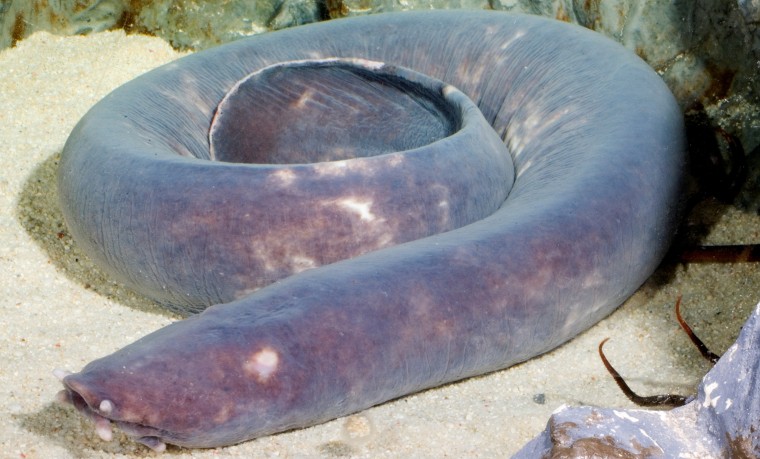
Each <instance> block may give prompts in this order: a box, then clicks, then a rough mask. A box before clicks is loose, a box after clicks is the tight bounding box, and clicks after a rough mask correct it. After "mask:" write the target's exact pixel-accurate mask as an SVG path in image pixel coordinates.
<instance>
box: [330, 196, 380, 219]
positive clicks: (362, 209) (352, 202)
mask: <svg viewBox="0 0 760 459" xmlns="http://www.w3.org/2000/svg"><path fill="white" fill-rule="evenodd" d="M339 204H340V205H341V206H342V207H345V208H346V209H348V210H350V211H352V212H355V213H356V214H358V215H359V218H361V219H362V220H364V221H367V222H371V221H374V220H375V216H374V215H373V214H372V212H370V207H372V201H359V200H357V199H355V198H346V199H343V200H341V201H339Z"/></svg>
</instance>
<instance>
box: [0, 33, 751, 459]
mask: <svg viewBox="0 0 760 459" xmlns="http://www.w3.org/2000/svg"><path fill="white" fill-rule="evenodd" d="M178 56H179V54H178V53H176V52H175V51H173V50H172V49H171V48H170V47H169V46H168V45H167V44H166V43H165V42H163V41H161V40H159V39H156V38H150V37H143V36H129V37H127V36H125V35H124V34H123V33H121V32H108V33H101V34H96V35H92V36H89V37H65V38H64V37H57V36H53V35H49V34H46V33H39V34H36V35H33V36H32V37H30V38H29V39H26V40H24V41H22V42H20V43H19V44H18V46H17V47H16V48H13V49H9V50H5V51H2V52H0V108H2V110H0V121H1V122H0V139H2V142H3V147H4V148H3V150H2V153H0V161H2V168H1V169H0V170H2V173H0V202H1V205H2V210H0V266H1V267H2V268H1V271H0V272H2V274H3V275H2V277H0V283H2V291H3V292H4V294H3V295H2V299H1V300H0V307H1V308H2V311H1V312H2V313H1V314H0V328H1V329H2V330H3V332H2V334H1V335H0V355H1V356H2V357H3V359H4V362H3V364H2V365H0V387H1V388H2V389H1V390H0V458H4V457H7V458H112V457H144V456H152V455H153V454H152V453H151V452H149V451H148V450H147V448H144V447H142V446H140V445H137V444H135V443H133V442H131V441H129V440H128V439H127V438H126V437H125V436H124V435H122V434H121V433H118V432H117V434H116V435H115V439H114V441H112V442H110V443H106V442H103V441H101V440H100V439H99V438H98V437H97V435H96V434H95V432H94V429H93V428H92V426H91V425H90V424H89V423H88V422H87V421H86V420H84V419H83V418H82V417H81V416H80V415H79V414H78V413H76V412H75V411H74V409H73V408H70V407H65V406H60V405H58V404H56V403H55V402H54V398H55V394H56V392H58V391H59V390H60V389H61V386H60V383H58V381H57V380H56V379H55V377H53V376H52V374H51V371H52V370H53V369H54V368H65V369H69V370H72V371H77V370H79V369H80V368H81V367H82V366H84V365H85V364H86V363H87V362H89V361H91V360H93V359H95V358H98V357H101V356H103V355H105V354H109V353H111V352H113V351H115V350H116V349H118V348H120V347H122V346H124V345H126V344H128V343H131V342H133V341H135V340H136V339H137V338H139V337H141V336H143V335H145V334H147V333H149V332H151V331H153V330H155V329H157V328H160V327H163V326H165V325H166V324H168V323H170V322H171V321H173V320H177V318H176V317H174V316H172V315H170V314H168V313H166V312H164V311H162V310H161V309H159V308H158V307H157V306H155V305H154V304H153V303H152V302H151V301H150V300H148V299H146V298H143V297H140V296H138V295H136V294H134V293H133V292H131V291H129V290H128V289H126V288H124V287H122V286H120V285H118V284H115V283H113V282H111V281H110V280H109V279H108V278H107V277H106V276H104V275H103V274H102V273H101V272H100V271H99V270H98V268H97V267H95V266H94V265H93V264H92V263H91V261H90V260H88V258H87V257H86V256H84V255H83V254H82V253H81V252H79V250H78V248H77V246H76V244H75V243H74V242H73V241H72V240H71V238H70V236H69V235H68V231H67V229H66V227H65V224H64V223H63V219H62V216H61V213H60V211H59V210H58V205H57V193H56V186H55V173H56V168H57V162H58V157H59V155H60V152H61V150H62V148H63V145H64V142H65V141H66V137H67V136H68V133H69V132H70V131H71V129H72V128H73V127H74V124H75V123H76V122H77V121H78V120H79V118H80V117H81V116H82V115H84V113H85V112H86V111H87V109H88V108H89V107H91V106H92V105H93V104H94V103H95V102H97V101H98V100H99V99H100V98H102V97H103V96H104V95H106V94H107V93H108V92H109V91H111V90H112V89H114V88H116V87H117V86H119V85H120V84H122V83H124V82H126V81H128V80H129V79H131V78H133V77H135V76H137V75H139V74H140V73H143V72H145V71H147V70H149V69H151V68H153V67H156V66H158V65H160V64H162V63H165V62H168V61H170V60H172V59H175V58H176V57H178ZM704 209H705V210H704V213H703V217H704V218H703V220H710V221H713V223H714V224H713V226H712V230H711V233H710V236H709V242H711V243H716V244H717V243H740V242H747V243H749V242H760V218H758V217H757V216H753V215H747V214H744V213H741V212H739V211H736V210H734V209H731V208H727V207H723V206H717V205H712V204H708V205H706V206H705V207H704ZM679 293H681V294H683V298H684V299H683V309H682V310H683V311H684V315H685V316H686V318H687V320H688V321H689V322H690V323H691V324H692V325H693V328H694V329H695V331H696V332H697V333H698V334H699V335H700V336H701V337H702V338H703V340H704V341H705V342H706V343H707V344H708V345H709V346H711V347H712V348H713V350H714V351H716V352H718V353H721V352H723V350H724V349H725V348H727V347H728V346H729V345H730V344H731V343H732V342H733V340H734V338H735V337H736V335H737V334H738V330H739V327H740V326H741V324H742V323H743V322H744V320H745V319H746V317H747V316H748V315H749V313H750V311H751V310H752V308H753V306H754V305H755V303H757V301H758V300H760V267H758V266H755V265H752V264H725V265H707V264H703V265H689V266H683V265H671V266H667V267H665V268H662V269H661V270H660V271H658V273H657V274H656V275H655V276H653V278H652V279H651V280H650V281H649V282H648V283H647V284H646V285H645V286H644V287H643V288H642V289H640V291H639V292H638V293H637V294H636V295H634V297H633V298H632V299H631V300H629V301H628V302H627V303H626V304H625V305H624V306H623V307H621V308H620V309H619V310H618V311H617V312H615V313H614V314H612V315H611V316H610V317H609V318H608V319H606V320H604V321H602V322H601V323H600V324H598V325H597V326H595V327H594V328H592V329H591V330H589V331H588V332H586V333H584V334H583V335H581V336H580V337H578V338H576V339H574V340H573V341H571V342H570V343H569V344H566V345H564V346H562V347H561V348H559V349H557V350H556V351H554V352H551V353H549V354H547V355H545V356H542V357H540V358H537V359H533V360H531V361H529V362H527V363H524V364H522V365H519V366H517V367H513V368H511V369H509V370H506V371H500V372H496V373H493V374H490V375H487V376H484V377H478V378H473V379H470V380H466V381H463V382H459V383H455V384H450V385H447V386H445V387H442V388H438V389H433V390H429V391H425V392H423V393H419V394H416V395H412V396H409V397H405V398H402V399H400V400H397V401H394V402H390V403H386V404H384V405H381V406H379V407H375V408H373V409H370V410H367V411H365V412H363V413H359V414H357V415H354V416H351V417H348V418H343V419H338V420H335V421H332V422H329V423H326V424H323V425H320V426H316V427H312V428H308V429H303V430H299V431H294V432H288V433H284V434H280V435H274V436H270V437H266V438H262V439H258V440H255V441H251V442H247V443H244V444H241V445H237V446H232V447H227V448H218V449H213V450H185V449H180V448H175V447H170V448H169V453H170V456H171V457H177V458H182V457H197V458H205V457H214V458H220V457H289V458H295V457H297V458H302V457H303V458H307V457H315V458H316V457H373V458H383V457H484V458H485V457H505V456H509V455H510V454H512V453H514V452H515V451H516V450H518V449H519V448H520V447H521V446H522V445H523V444H524V443H526V442H527V441H528V440H529V439H530V438H532V437H533V436H535V435H536V434H537V433H538V432H539V431H541V430H542V429H543V428H544V426H545V423H546V421H547V420H548V418H549V415H550V414H551V412H552V411H553V410H554V409H556V408H557V407H559V406H560V405H561V404H570V405H576V404H593V405H601V406H609V407H624V408H625V407H631V406H632V405H631V403H630V402H628V401H627V399H625V398H624V396H623V395H622V394H621V393H620V392H619V391H618V389H617V387H616V386H615V384H614V382H613V381H612V379H611V378H610V377H609V376H608V375H607V373H606V371H605V370H604V368H603V366H602V364H601V362H600V361H599V358H598V356H597V354H596V347H597V345H598V343H599V341H601V340H602V339H603V338H605V337H607V336H610V337H612V339H611V340H610V342H609V343H608V344H607V346H606V348H605V349H606V350H607V353H608V357H609V358H610V360H611V361H612V362H613V364H615V365H616V366H617V367H618V369H619V371H620V372H621V373H622V374H623V375H625V376H627V377H628V380H629V382H630V384H631V385H632V386H633V387H634V389H636V390H639V391H640V392H642V393H646V394H651V393H662V392H677V393H691V392H694V391H695V388H696V385H697V384H698V382H699V379H700V378H701V376H702V375H703V374H704V372H706V371H707V370H708V368H709V367H708V365H707V364H706V362H704V361H702V360H701V358H700V357H699V356H698V354H697V351H696V350H695V349H694V348H693V346H691V344H690V343H689V342H688V340H687V338H686V337H685V335H684V334H683V333H681V332H680V330H679V328H678V325H677V324H676V322H675V319H674V315H673V303H674V301H675V298H676V297H677V295H678V294H679Z"/></svg>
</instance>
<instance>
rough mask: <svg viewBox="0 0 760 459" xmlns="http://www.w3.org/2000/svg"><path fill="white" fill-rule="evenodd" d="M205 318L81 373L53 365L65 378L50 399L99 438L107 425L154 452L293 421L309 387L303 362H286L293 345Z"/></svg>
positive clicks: (235, 439) (233, 438) (258, 432)
mask: <svg viewBox="0 0 760 459" xmlns="http://www.w3.org/2000/svg"><path fill="white" fill-rule="evenodd" d="M201 315H206V314H205V313H204V314H201ZM196 317H198V316H196ZM206 322H209V321H198V320H195V317H194V318H190V319H187V320H184V321H180V322H176V323H174V324H172V325H170V326H168V327H165V328H163V329H161V330H158V331H156V332H154V333H152V334H150V335H148V336H146V337H144V338H142V339H141V340H139V341H137V342H135V343H133V344H131V345H129V346H127V347H125V348H123V349H121V350H119V351H117V352H116V353H114V354H111V355H109V356H106V357H104V358H101V359H99V360H95V361H93V362H91V363H90V364H88V365H87V366H86V367H85V368H84V369H83V370H82V371H81V372H79V373H73V374H72V373H68V372H66V371H63V370H56V371H55V372H54V373H55V375H56V376H57V377H58V378H59V379H60V380H61V381H62V383H63V385H64V390H62V391H61V392H60V393H59V394H58V399H59V400H60V401H63V402H68V403H70V404H71V405H73V406H74V407H75V408H76V409H77V410H79V411H80V412H81V413H82V414H84V415H85V416H86V417H87V418H89V419H90V420H92V421H93V422H94V424H95V430H96V432H97V433H98V435H99V436H100V437H101V438H102V439H103V440H106V441H110V440H111V439H112V426H113V425H115V426H116V427H117V428H119V429H120V430H122V431H123V432H125V433H126V434H127V435H129V436H130V437H132V438H133V439H134V440H135V441H137V442H140V443H142V444H144V445H146V446H148V447H149V448H151V449H153V450H155V451H163V450H164V449H165V448H166V444H174V445H178V446H187V447H201V448H203V447H215V446H221V445H230V444H234V443H239V442H242V441H245V440H249V439H251V438H255V437H258V436H262V435H268V434H271V433H275V432H279V431H283V430H288V429H291V428H295V427H300V425H298V422H297V419H303V418H304V416H303V413H300V414H299V412H300V411H301V410H303V409H304V407H305V406H308V405H310V404H309V403H304V397H307V398H309V395H308V393H312V394H313V393H314V388H309V387H308V386H309V382H308V378H306V376H305V375H306V374H308V371H309V369H308V368H303V365H301V364H299V365H295V364H293V362H294V359H293V358H292V351H290V350H287V349H284V348H283V347H282V346H280V345H279V343H278V342H277V339H276V338H272V335H271V334H270V333H267V331H266V330H264V331H262V333H261V334H260V335H259V336H257V334H256V333H254V334H253V337H251V335H250V334H243V333H240V330H237V329H236V324H232V323H225V324H218V323H213V322H214V321H210V322H212V323H211V324H208V323H206ZM317 405H319V403H317ZM317 409H319V408H317ZM326 411H329V410H326ZM313 417H314V416H312V418H313ZM316 417H319V416H316Z"/></svg>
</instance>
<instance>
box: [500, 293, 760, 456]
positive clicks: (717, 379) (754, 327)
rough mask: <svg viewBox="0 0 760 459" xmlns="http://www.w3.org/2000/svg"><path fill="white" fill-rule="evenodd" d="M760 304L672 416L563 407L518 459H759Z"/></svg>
mask: <svg viewBox="0 0 760 459" xmlns="http://www.w3.org/2000/svg"><path fill="white" fill-rule="evenodd" d="M758 381H760V304H758V305H757V306H756V307H755V311H754V312H753V313H752V315H751V316H750V318H749V320H748V321H747V323H745V324H744V326H743V327H742V330H741V333H740V334H739V338H738V339H737V340H736V342H735V343H734V344H733V345H732V346H731V347H730V348H729V349H728V350H727V351H726V352H725V353H724V354H723V356H721V358H720V360H718V363H717V364H716V365H715V367H713V369H712V370H710V372H709V373H707V375H705V377H704V378H703V379H702V383H701V384H700V385H699V389H698V392H697V395H696V397H694V399H693V400H692V401H691V402H689V403H687V404H686V405H684V406H681V407H678V408H675V409H673V410H670V411H646V410H640V409H638V410H624V409H617V410H616V409H606V408H595V407H588V406H584V407H575V408H569V407H562V408H560V409H559V410H557V412H555V413H554V414H553V415H552V417H551V419H550V420H549V422H548V424H547V426H546V430H544V431H543V432H542V433H541V434H540V435H539V436H538V437H536V438H535V439H533V440H532V441H531V442H530V443H528V444H527V445H525V447H523V449H521V450H520V451H519V452H518V453H517V454H516V455H515V456H513V459H537V458H549V457H566V458H588V457H626V458H628V457H629V458H638V457H641V458H644V457H683V458H692V457H693V458H698V457H700V458H701V457H715V458H718V457H725V458H756V457H760V397H758Z"/></svg>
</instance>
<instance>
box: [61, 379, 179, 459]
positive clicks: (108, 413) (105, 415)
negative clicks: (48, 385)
mask: <svg viewBox="0 0 760 459" xmlns="http://www.w3.org/2000/svg"><path fill="white" fill-rule="evenodd" d="M71 374H72V373H71V372H69V371H66V370H61V369H56V370H54V371H53V375H55V377H56V378H58V380H59V381H61V383H63V385H64V387H65V389H63V390H61V391H60V392H58V394H56V400H57V401H58V402H60V403H63V404H66V405H72V406H73V407H74V408H76V409H77V411H79V412H80V413H82V415H84V416H85V417H86V418H87V419H89V420H90V421H92V423H93V424H94V426H95V433H97V434H98V436H99V437H100V438H101V440H103V441H111V440H113V428H112V427H113V424H115V425H116V427H118V428H119V430H121V431H122V432H124V433H125V434H127V435H128V436H129V437H131V438H132V439H133V440H134V441H136V442H138V443H142V444H143V445H145V446H147V447H148V448H150V449H152V450H153V451H155V452H159V453H161V452H164V451H165V450H166V443H164V440H163V438H164V437H165V435H164V434H165V432H163V431H161V430H160V429H156V428H155V427H151V426H148V425H145V424H141V423H138V422H133V421H127V420H124V419H119V418H118V409H117V406H116V404H115V403H114V402H113V401H112V400H109V399H106V398H103V399H98V397H97V396H96V395H94V394H92V393H91V392H89V391H88V390H87V389H86V388H85V387H84V386H82V385H81V384H78V383H77V382H75V381H73V380H72V379H71V378H69V376H70V375H71Z"/></svg>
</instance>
